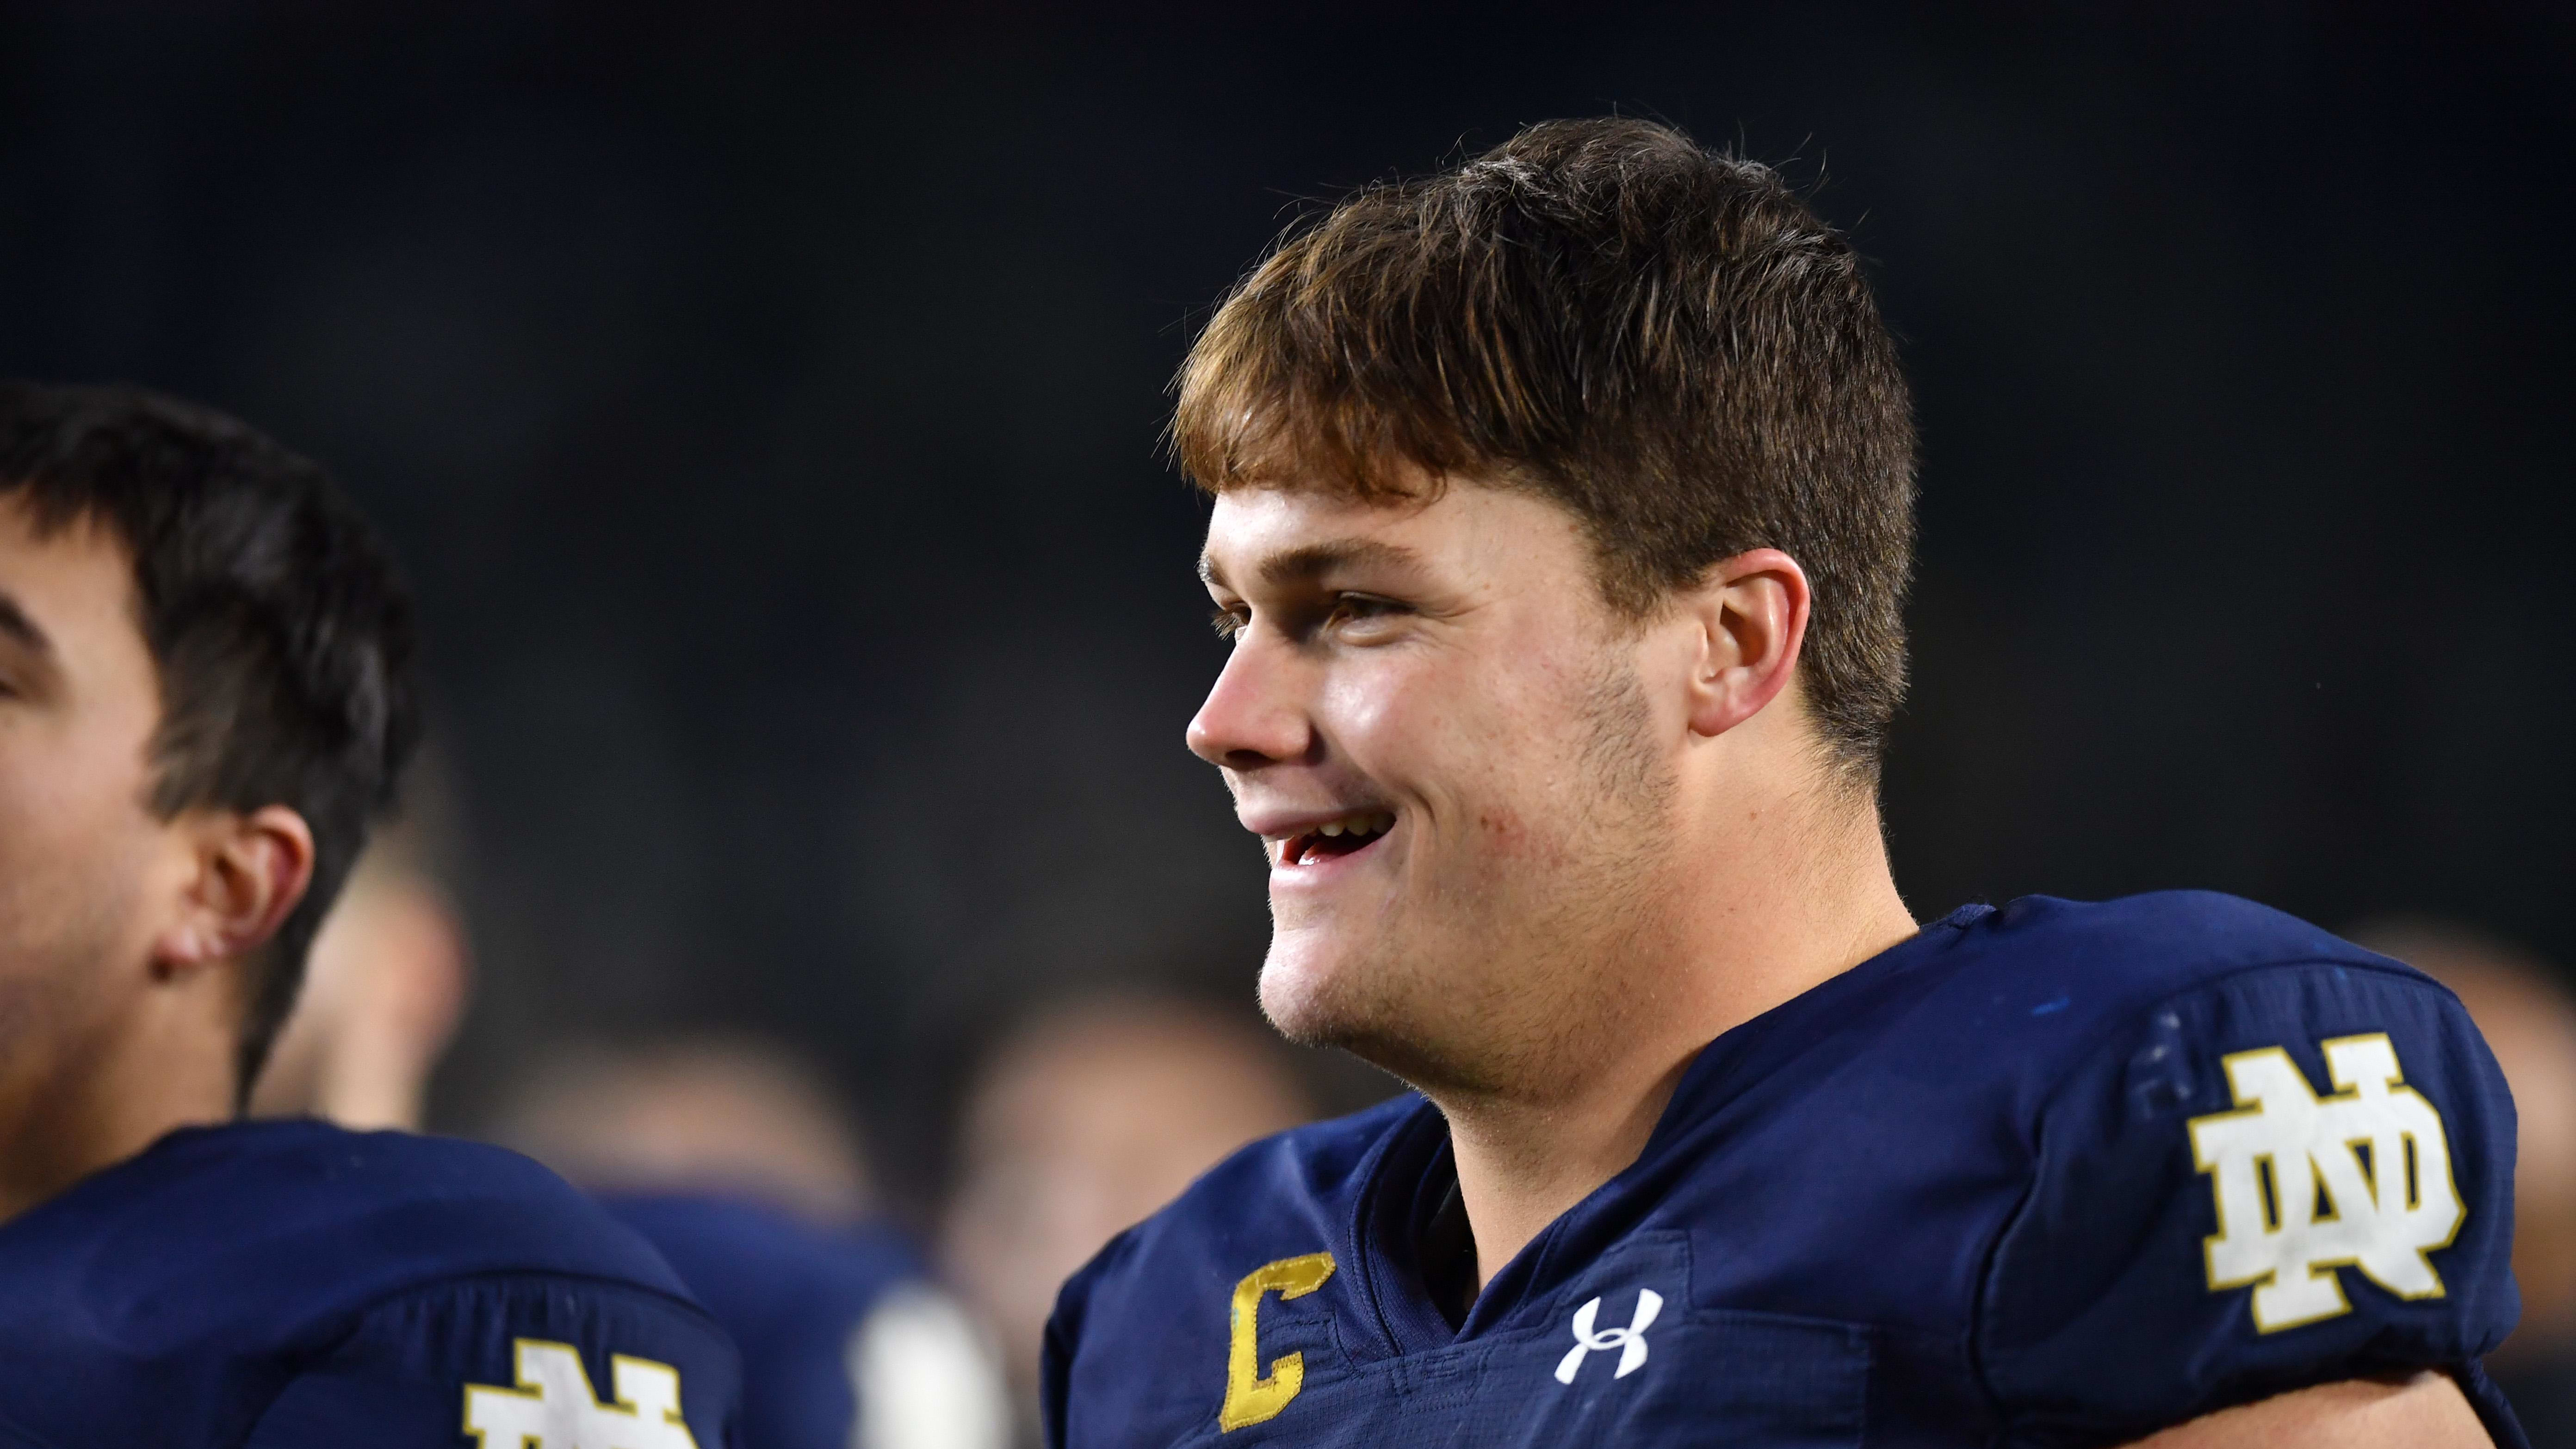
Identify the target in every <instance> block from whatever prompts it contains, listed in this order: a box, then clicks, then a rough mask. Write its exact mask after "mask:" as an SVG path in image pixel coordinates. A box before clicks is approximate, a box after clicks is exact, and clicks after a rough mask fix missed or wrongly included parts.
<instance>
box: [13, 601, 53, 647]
mask: <svg viewBox="0 0 2576 1449" xmlns="http://www.w3.org/2000/svg"><path fill="white" fill-rule="evenodd" d="M0 634H6V635H8V636H9V637H10V638H12V639H15V640H17V641H18V642H19V643H20V644H23V645H25V646H26V647H27V648H29V649H33V650H35V651H36V652H37V653H39V654H51V653H52V652H53V651H54V641H53V640H52V639H51V638H49V637H47V636H46V634H45V631H44V630H42V629H40V628H38V627H36V621H35V620H33V619H30V618H28V617H27V611H26V610H25V609H22V608H20V607H19V606H18V600H17V599H16V598H15V597H14V596H13V595H11V594H10V593H9V591H8V590H6V589H0Z"/></svg>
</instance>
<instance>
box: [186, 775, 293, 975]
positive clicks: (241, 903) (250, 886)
mask: <svg viewBox="0 0 2576 1449" xmlns="http://www.w3.org/2000/svg"><path fill="white" fill-rule="evenodd" d="M181 826H182V829H183V830H184V831H185V833H186V834H187V836H188V837H189V844H190V846H191V847H192V851H191V866H192V869H191V873H190V875H189V877H188V879H187V882H186V885H185V888H184V890H183V892H182V895H181V899H180V905H179V914H178V918H177V919H176V920H174V921H172V922H171V924H170V926H169V928H168V929H167V930H164V931H163V932H162V933H161V935H160V937H159V939H158V940H157V941H156V942H155V943H154V945H155V950H154V952H153V966H154V968H155V969H156V970H157V971H158V972H160V973H161V974H163V975H165V976H177V975H181V974H185V973H187V972H190V971H194V970H197V969H198V968H201V967H205V966H210V965H214V964H216V963H218V962H222V961H231V960H238V959H240V958H241V957H244V956H247V955H249V954H250V953H251V952H253V951H256V950H258V949H259V948H260V947H262V946H264V945H267V944H268V938H269V937H271V936H274V935H276V934H277V928H278V927H279V926H282V925H284V924H285V923H286V918H287V916H288V915H289V914H291V913H292V912H293V911H294V910H295V907H296V904H297V903H298V902H300V901H302V900H303V899H304V892H305V890H306V889H307V888H308V887H309V886H311V885H312V884H313V829H312V827H311V826H309V825H306V824H305V823H304V817H303V816H301V815H299V814H297V813H296V812H294V811H293V810H290V809H288V808H286V807H285V806H283V805H263V806H261V807H260V808H259V809H257V810H253V811H251V812H249V813H248V814H243V813H241V812H238V811H232V810H202V811H193V812H191V813H190V814H189V815H188V816H186V817H183V819H182V821H181Z"/></svg>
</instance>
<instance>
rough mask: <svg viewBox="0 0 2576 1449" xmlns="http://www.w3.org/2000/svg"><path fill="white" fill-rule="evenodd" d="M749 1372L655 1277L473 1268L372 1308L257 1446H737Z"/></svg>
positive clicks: (297, 1385)
mask: <svg viewBox="0 0 2576 1449" xmlns="http://www.w3.org/2000/svg"><path fill="white" fill-rule="evenodd" d="M741 1375H742V1371H741V1365H740V1364H739V1362H738V1361H737V1359H736V1357H735V1354H734V1350H733V1346H732V1344H731V1343H730V1342H728V1341H727V1340H726V1339H725V1337H724V1335H723V1333H722V1332H721V1331H720V1330H718V1329H717V1328H716V1326H715V1325H714V1324H713V1323H712V1322H711V1321H710V1320H708V1318H707V1317H706V1316H705V1314H703V1313H701V1312H700V1311H699V1310H698V1309H696V1308H695V1307H693V1306H692V1305H689V1304H687V1303H684V1302H681V1301H679V1300H677V1299H674V1298H670V1297H667V1296H664V1295H663V1294H660V1293H657V1292H654V1291H652V1290H650V1289H646V1288H641V1287H634V1286H629V1285H624V1284H616V1283H605V1282H600V1281H597V1280H592V1279H579V1278H567V1277H562V1276H557V1275H549V1274H501V1275H492V1276H485V1277H474V1278H467V1279H462V1280H456V1281H450V1282H446V1283H440V1284H436V1285H433V1286H431V1287H427V1288H422V1289H416V1290H413V1291H410V1292H407V1293H403V1294H400V1295H398V1296H395V1297H393V1298H390V1299H387V1300H385V1301H383V1302H381V1303H378V1304H376V1305H374V1306H373V1307H372V1308H370V1309H369V1310H368V1311H367V1312H366V1313H365V1314H364V1315H363V1316H362V1317H361V1318H360V1320H359V1321H358V1323H357V1325H356V1328H355V1330H354V1331H353V1332H351V1333H350V1334H349V1335H348V1336H347V1337H346V1338H344V1339H342V1340H341V1341H340V1342H339V1343H338V1344H337V1345H336V1346H335V1347H333V1348H332V1349H331V1350H330V1351H328V1352H327V1353H325V1354H323V1355H322V1356H321V1357H320V1358H318V1359H317V1360H316V1361H314V1362H313V1363H311V1364H310V1365H308V1366H307V1367H305V1368H304V1369H303V1371H302V1372H300V1373H298V1374H297V1375H296V1376H295V1377H294V1378H293V1379H292V1380H291V1381H289V1383H288V1384H287V1386H286V1388H285V1389H284V1391H283V1392H281V1393H280V1394H279V1395H278V1397H277V1398H276V1399H275V1400H274V1401H273V1402H272V1403H271V1405H270V1406H269V1408H268V1410H267V1412H266V1413H265V1414H263V1415H262V1416H261V1418H260V1420H259V1423H258V1427H257V1428H256V1429H254V1430H253V1431H252V1433H251V1435H250V1437H249V1438H248V1439H247V1440H245V1441H244V1449H341V1446H346V1445H350V1444H366V1445H369V1446H371V1449H432V1446H435V1449H455V1446H457V1445H459V1444H462V1443H480V1444H483V1445H485V1446H487V1449H554V1446H557V1445H562V1446H566V1449H571V1446H578V1445H585V1444H616V1445H621V1446H624V1445H632V1446H634V1449H730V1446H732V1445H733V1444H734V1443H735V1438H734V1435H735V1433H736V1429H735V1424H736V1420H737V1419H738V1417H739V1413H740V1404H739V1400H740V1396H741V1392H742V1390H741Z"/></svg>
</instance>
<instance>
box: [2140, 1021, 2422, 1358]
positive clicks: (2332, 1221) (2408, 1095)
mask: <svg viewBox="0 0 2576 1449" xmlns="http://www.w3.org/2000/svg"><path fill="white" fill-rule="evenodd" d="M2320 1045H2321V1046H2322V1048H2323V1049H2324V1052H2325V1058H2326V1071H2327V1072H2328V1074H2330V1075H2331V1076H2332V1077H2333V1078H2334V1084H2335V1087H2336V1091H2335V1092H2334V1093H2333V1094H2332V1095H2329V1096H2325V1097H2319V1096H2318V1095H2317V1094H2316V1093H2315V1092H2314V1091H2312V1090H2311V1089H2310V1088H2309V1085H2308V1079H2307V1076H2306V1074H2305V1073H2303V1072H2301V1071H2300V1070H2299V1066H2298V1063H2296V1062H2293V1061H2292V1060H2290V1054H2289V1053H2288V1052H2286V1051H2283V1050H2282V1049H2281V1048H2279V1047H2265V1048H2263V1049H2262V1050H2260V1051H2247V1052H2237V1053H2235V1054H2233V1055H2231V1056H2229V1057H2227V1058H2225V1059H2224V1065H2225V1067H2226V1070H2227V1085H2228V1088H2229V1090H2230V1091H2231V1092H2232V1093H2233V1094H2234V1096H2235V1099H2236V1110H2235V1111H2233V1112H2215V1113H2212V1114H2210V1115H2209V1116H2206V1117H2195V1118H2193V1119H2192V1120H2191V1150H2192V1156H2193V1158H2194V1159H2195V1161H2196V1162H2197V1164H2198V1166H2199V1168H2200V1170H2201V1171H2202V1172H2205V1173H2208V1174H2209V1175H2210V1190H2211V1192H2212V1193H2214V1194H2215V1195H2216V1197H2217V1201H2218V1231H2217V1232H2216V1233H2215V1234H2213V1235H2211V1236H2210V1237H2209V1239H2208V1240H2207V1242H2206V1244H2205V1249H2204V1251H2205V1253H2206V1256H2207V1258H2208V1268H2209V1286H2210V1288H2211V1289H2212V1290H2223V1289H2232V1288H2242V1287H2244V1286H2245V1285H2246V1284H2248V1283H2252V1284H2256V1285H2258V1286H2257V1287H2256V1288H2255V1289H2254V1294H2253V1311H2254V1327H2255V1328H2256V1330H2258V1331H2259V1332H2263V1333H2274V1332H2278V1331H2279V1330H2281V1329H2284V1328H2295V1327H2297V1326H2299V1325H2300V1324H2302V1323H2314V1322H2316V1321H2317V1320H2318V1319H2321V1318H2332V1317H2333V1316H2335V1315H2336V1314H2338V1313H2343V1312H2346V1311H2348V1310H2349V1309H2350V1308H2351V1307H2352V1305H2351V1304H2350V1303H2349V1302H2347V1301H2346V1300H2345V1298H2344V1296H2343V1285H2342V1283H2341V1282H2340V1281H2339V1280H2338V1279H2337V1277H2336V1275H2335V1269H2336V1268H2338V1267H2342V1266H2346V1265H2349V1266H2352V1267H2356V1268H2359V1269H2360V1270H2361V1272H2362V1275H2363V1276H2364V1277H2366V1278H2368V1279H2370V1281H2372V1282H2373V1283H2376V1284H2378V1285H2379V1286H2380V1287H2382V1288H2385V1289H2387V1290H2388V1291H2389V1292H2391V1293H2394V1294H2396V1295H2397V1296H2398V1297H2400V1298H2438V1297H2440V1296H2441V1293H2442V1279H2441V1277H2440V1275H2438V1274H2436V1273H2435V1272H2434V1271H2433V1264H2432V1262H2431V1260H2429V1259H2428V1258H2426V1257H2425V1256H2424V1255H2425V1254H2426V1253H2429V1252H2431V1251H2432V1250H2434V1249H2436V1248H2444V1247H2448V1246H2450V1243H2451V1239H2452V1238H2453V1237H2454V1236H2456V1235H2457V1234H2458V1233H2459V1231H2460V1223H2461V1221H2462V1220H2463V1219H2465V1218H2466V1217H2467V1216H2468V1212H2467V1209H2465V1208H2463V1207H2462V1206H2461V1205H2460V1193H2459V1189H2458V1188H2457V1187H2456V1186H2455V1185H2453V1183H2452V1181H2451V1145H2450V1139H2449V1138H2448V1137H2447V1136H2446V1135H2445V1134H2444V1132H2443V1130H2442V1118H2441V1114H2440V1113H2438V1112H2436V1111H2434V1110H2433V1104H2432V1103H2430V1102H2427V1101H2425V1100H2424V1098H2423V1097H2422V1096H2421V1095H2420V1094H2418V1093H2417V1092H2416V1091H2415V1090H2414V1089H2413V1088H2410V1087H2408V1086H2406V1085H2405V1083H2404V1078H2403V1077H2402V1076H2401V1075H2400V1074H2399V1071H2398V1065H2397V1049H2396V1048H2395V1047H2393V1046H2391V1045H2390V1044H2389V1041H2388V1037H2387V1036H2386V1035H2385V1034H2384V1033H2381V1034H2374V1035H2370V1036H2348V1037H2339V1038H2336V1039H2334V1040H2332V1041H2327V1042H2323V1043H2320Z"/></svg>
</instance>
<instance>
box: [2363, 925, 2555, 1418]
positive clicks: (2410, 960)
mask: <svg viewBox="0 0 2576 1449" xmlns="http://www.w3.org/2000/svg"><path fill="white" fill-rule="evenodd" d="M2352 938H2353V940H2355V941H2357V942H2359V943H2360V944H2362V945H2364V946H2367V947H2369V948H2370V949H2371V950H2374V951H2377V952H2380V953H2381V954H2383V955H2388V956H2394V957H2396V958H2397V959H2398V960H2400V961H2404V962H2406V963H2407V964H2408V965H2410V966H2413V967H2416V968H2417V969H2419V970H2421V971H2423V972H2425V973H2426V974H2428V975H2430V976H2431V977H2433V979H2435V980H2437V981H2439V982H2441V983H2442V984H2443V985H2445V986H2448V987H2450V988H2451V989H2452V990H2453V991H2455V992H2457V993H2459V997H2460V1002H2461V1004H2462V1005H2464V1006H2466V1007H2467V1008H2468V1009H2469V1017H2470V1019H2471V1020H2473V1021H2475V1022H2476V1023H2477V1024H2478V1030H2479V1031H2480V1032H2482V1033H2484V1034H2485V1036H2486V1039H2487V1045H2489V1046H2490V1047H2492V1048H2494V1049H2495V1054H2496V1062H2497V1064H2498V1065H2499V1066H2501V1067H2503V1069H2504V1077H2505V1080H2506V1081H2507V1082H2508V1083H2510V1084H2511V1085H2512V1087H2513V1105H2514V1108H2515V1113H2516V1116H2517V1118H2518V1130H2517V1132H2516V1134H2515V1136H2516V1140H2517V1142H2518V1144H2519V1146H2518V1148H2517V1152H2516V1156H2515V1161H2514V1170H2513V1278H2514V1282H2515V1283H2516V1284H2517V1285H2518V1286H2519V1287H2520V1288H2521V1289H2522V1323H2521V1325H2520V1326H2519V1327H2517V1328H2515V1329H2514V1331H2513V1336H2512V1337H2511V1338H2508V1339H2506V1340H2505V1341H2504V1346H2503V1347H2502V1348H2499V1349H2497V1350H2496V1353H2495V1358H2494V1360H2493V1362H2492V1367H2493V1369H2494V1372H2495V1379H2496V1383H2497V1385H2498V1386H2499V1387H2501V1388H2502V1389H2503V1390H2504V1395H2505V1397H2506V1398H2507V1399H2508V1400H2510V1401H2511V1402H2512V1404H2513V1408H2514V1414H2515V1416H2516V1417H2518V1418H2519V1419H2521V1420H2522V1427H2523V1432H2524V1433H2526V1434H2528V1435H2530V1437H2531V1442H2532V1444H2533V1445H2534V1446H2535V1449H2576V997H2571V996H2570V994H2569V992H2568V989H2567V986H2566V978H2565V977H2564V976H2563V975H2561V974H2560V973H2559V972H2558V971H2557V970H2555V969H2554V968H2552V967H2551V966H2550V964H2549V963H2548V962H2546V961H2543V960H2541V959H2540V958H2539V957H2537V956H2534V955H2533V954H2531V953H2530V952H2529V951H2526V950H2524V949H2522V948H2521V947H2518V946H2515V945H2513V944H2511V943H2509V942H2506V941H2502V940H2499V939H2497V938H2495V937H2493V936H2490V935H2487V934H2486V933H2484V932H2482V931H2477V930H2473V929H2471V928H2469V927H2467V926H2463V925H2460V924H2457V923H2455V922H2451V921H2442V920H2435V919H2432V918H2429V917H2420V916H2419V917H2392V918H2389V919H2385V920H2379V921H2373V922H2369V923H2367V924H2365V925H2362V926H2360V927H2357V928H2355V929H2354V931H2353V933H2352Z"/></svg>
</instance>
